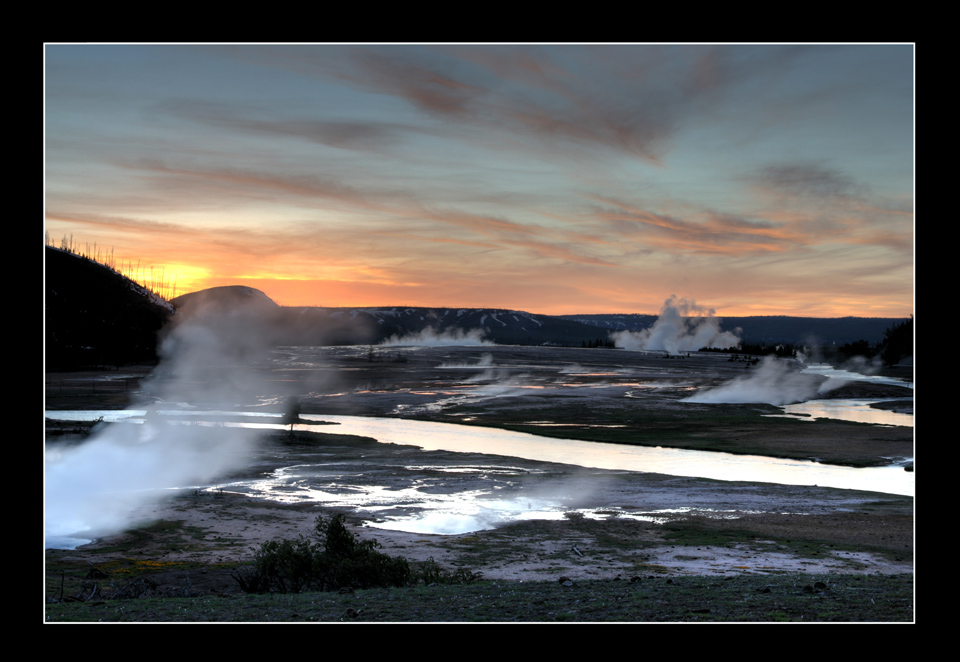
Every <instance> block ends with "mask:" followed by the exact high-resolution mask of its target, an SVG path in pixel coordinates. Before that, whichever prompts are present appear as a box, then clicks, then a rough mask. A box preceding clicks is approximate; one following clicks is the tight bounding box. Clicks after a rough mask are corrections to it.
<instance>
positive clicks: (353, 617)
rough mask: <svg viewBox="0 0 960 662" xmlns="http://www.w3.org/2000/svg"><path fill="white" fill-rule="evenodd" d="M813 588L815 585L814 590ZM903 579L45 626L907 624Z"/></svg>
mask: <svg viewBox="0 0 960 662" xmlns="http://www.w3.org/2000/svg"><path fill="white" fill-rule="evenodd" d="M817 582H822V583H823V584H822V585H818V584H817ZM913 608H914V602H913V576H912V575H889V576H883V575H831V576H812V575H799V574H791V575H779V576H755V575H751V576H748V575H744V576H739V577H731V578H719V577H672V578H668V577H663V576H657V575H655V574H652V573H650V574H644V575H643V576H642V577H641V578H640V579H639V581H628V580H626V579H621V580H592V581H578V582H575V583H574V585H573V586H569V587H568V586H562V585H561V584H559V583H557V582H526V583H519V582H494V581H482V582H478V583H474V584H467V585H436V586H422V585H421V586H417V587H411V588H394V589H368V590H362V591H356V592H354V593H349V594H346V595H341V594H334V593H301V594H285V595H278V594H267V595H245V594H240V595H236V596H234V597H197V598H164V599H141V600H99V601H91V602H72V603H62V604H50V605H47V606H46V620H47V621H49V622H63V621H74V622H75V621H95V622H96V621H103V622H117V621H136V622H156V621H176V622H184V621H202V622H214V621H221V622H252V621H255V622H265V621H273V622H298V621H314V622H318V621H322V622H340V621H350V622H457V621H459V622H560V621H578V622H615V621H621V622H689V621H706V622H710V621H714V622H734V621H741V622H777V621H790V622H818V621H842V622H911V621H912V620H913V619H914V610H913Z"/></svg>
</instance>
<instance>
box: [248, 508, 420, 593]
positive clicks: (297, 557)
mask: <svg viewBox="0 0 960 662" xmlns="http://www.w3.org/2000/svg"><path fill="white" fill-rule="evenodd" d="M345 519H346V518H345V517H344V516H343V515H334V516H333V517H332V518H331V519H330V520H325V519H324V518H323V517H322V516H321V517H317V524H316V527H315V528H314V531H315V533H316V535H317V538H318V540H317V541H315V542H312V541H310V540H308V539H307V538H304V537H303V536H300V537H299V538H298V539H297V540H279V541H277V540H274V541H269V542H265V543H263V544H262V545H260V549H258V550H257V552H256V554H255V555H254V564H253V572H252V573H248V574H243V573H239V572H238V573H234V578H235V579H236V581H237V582H238V583H239V584H240V587H241V588H242V589H243V590H244V591H247V592H251V593H265V592H278V593H299V592H301V591H309V590H316V591H335V590H339V589H341V588H372V587H387V586H404V585H406V584H409V583H411V581H413V575H412V573H411V571H410V566H409V564H408V563H407V560H406V559H405V558H403V557H391V556H388V555H387V554H384V553H382V552H379V551H377V550H378V549H380V547H381V545H380V543H378V542H376V541H375V540H360V539H358V538H357V537H356V536H355V535H354V534H352V533H350V532H349V531H348V530H347V528H346V526H345V525H344V520H345Z"/></svg>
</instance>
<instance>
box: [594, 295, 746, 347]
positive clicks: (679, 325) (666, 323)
mask: <svg viewBox="0 0 960 662" xmlns="http://www.w3.org/2000/svg"><path fill="white" fill-rule="evenodd" d="M737 331H738V332H739V329H737ZM610 337H611V338H612V339H613V341H614V344H615V345H616V346H617V347H621V348H623V349H630V350H645V351H661V352H668V353H670V354H679V353H680V352H695V351H697V350H699V349H701V348H704V347H712V348H716V349H727V348H731V347H737V346H738V345H739V344H740V338H739V337H738V336H737V335H736V334H735V333H733V332H730V331H721V330H720V320H719V319H718V318H716V317H714V311H713V309H712V308H704V307H703V306H698V305H697V304H696V303H695V302H694V301H688V300H686V299H678V298H677V296H676V295H671V296H670V298H669V299H667V300H666V301H665V302H664V304H663V307H662V308H661V309H660V315H659V316H658V317H657V321H656V322H654V323H653V326H651V327H650V328H649V329H643V330H642V331H616V332H614V333H611V334H610Z"/></svg>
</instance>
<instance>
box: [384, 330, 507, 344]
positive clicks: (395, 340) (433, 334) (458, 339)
mask: <svg viewBox="0 0 960 662" xmlns="http://www.w3.org/2000/svg"><path fill="white" fill-rule="evenodd" d="M485 335H486V332H484V331H483V329H470V330H469V331H463V330H462V329H456V328H454V329H448V330H446V331H444V332H443V333H437V330H436V329H434V328H426V329H424V330H423V331H420V332H418V333H409V334H407V335H405V336H402V337H398V336H396V335H393V336H390V337H389V338H387V339H386V340H384V341H383V342H382V343H380V344H381V345H386V346H400V345H406V346H410V345H416V346H431V347H439V346H444V345H492V344H493V343H492V342H490V341H489V340H484V336H485Z"/></svg>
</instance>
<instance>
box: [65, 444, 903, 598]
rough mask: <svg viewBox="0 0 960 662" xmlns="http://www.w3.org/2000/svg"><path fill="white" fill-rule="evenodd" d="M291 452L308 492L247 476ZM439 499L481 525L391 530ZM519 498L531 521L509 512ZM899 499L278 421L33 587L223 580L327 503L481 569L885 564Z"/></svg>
mask: <svg viewBox="0 0 960 662" xmlns="http://www.w3.org/2000/svg"><path fill="white" fill-rule="evenodd" d="M305 463H310V464H311V465H314V466H317V467H319V469H318V470H317V472H316V474H315V475H314V476H313V478H312V483H313V485H314V486H315V487H316V493H314V494H313V495H308V494H305V493H304V492H303V491H302V490H297V489H290V487H289V486H288V485H277V486H276V488H271V486H269V485H262V484H260V483H262V481H264V480H265V477H266V478H267V479H269V477H270V476H271V475H273V474H274V473H275V472H276V471H278V470H282V469H283V468H285V467H290V466H298V465H302V464H305ZM324 474H325V475H324ZM321 493H322V494H321ZM468 495H469V496H468ZM446 499H452V500H454V501H457V500H459V501H461V502H463V501H466V500H470V501H473V502H476V503H477V504H478V509H479V510H480V511H481V512H485V514H486V515H487V516H489V517H490V520H489V522H488V525H489V528H480V529H478V530H471V531H466V532H462V533H453V534H443V533H430V532H426V531H417V530H415V529H414V530H411V529H409V528H408V529H407V530H403V524H404V523H410V522H414V523H415V522H417V521H424V522H429V521H430V518H431V517H433V516H434V515H435V514H436V513H437V512H438V503H442V502H443V501H444V500H446ZM484 502H487V503H489V507H486V508H485V507H484ZM544 502H550V505H551V507H552V508H553V509H554V510H553V515H552V516H550V517H548V518H544V517H543V516H542V513H534V512H532V511H534V510H537V509H539V510H541V511H542V510H544V509H545V507H544V505H543V504H544ZM505 504H510V505H509V509H510V513H509V515H510V516H509V517H504V513H505V510H506V509H507V508H508V506H507V505H505ZM526 509H529V510H530V511H531V517H532V518H531V519H525V518H524V510H526ZM912 510H913V499H912V498H909V497H900V496H893V495H883V494H877V493H869V492H856V491H852V490H836V489H829V488H816V487H796V486H782V485H772V484H750V483H731V482H724V481H711V480H706V479H695V478H680V477H674V476H664V475H658V474H648V473H638V472H618V471H603V470H595V469H585V468H581V467H573V466H571V465H564V464H550V463H543V462H535V461H529V460H519V459H517V458H509V457H497V456H491V455H485V454H480V453H476V454H470V453H451V452H447V451H423V450H420V449H418V448H415V447H402V446H395V445H386V444H380V443H377V442H375V441H373V440H371V439H363V438H352V439H351V438H349V437H347V436H343V435H326V434H324V433H317V432H308V433H300V432H298V433H296V434H295V435H294V436H293V438H290V437H289V436H288V435H287V434H286V433H281V434H280V435H274V436H272V437H270V438H268V439H266V440H264V442H263V446H262V447H261V449H260V450H259V451H258V453H257V456H256V457H255V458H254V459H253V460H252V461H251V463H250V465H249V466H248V467H247V468H246V469H245V470H243V471H241V472H236V473H234V474H233V475H231V476H227V477H224V480H222V481H220V482H218V483H217V484H215V485H209V486H205V487H202V488H198V489H184V490H179V491H178V492H177V493H176V494H175V495H173V496H170V497H168V498H166V499H164V500H162V501H159V502H156V503H153V504H150V505H148V506H144V507H143V508H142V509H141V511H140V512H139V513H138V517H139V518H140V519H139V521H140V522H141V523H140V524H139V525H138V526H135V527H133V528H131V529H130V530H129V531H127V532H124V533H119V534H111V535H107V536H103V537H101V538H98V539H97V540H96V541H94V542H93V543H91V544H88V545H85V546H82V547H80V548H78V549H75V550H48V551H47V552H46V555H47V567H48V572H50V573H53V574H52V575H49V576H48V584H47V588H48V594H50V592H51V591H56V590H57V585H58V578H59V576H60V575H59V573H60V572H61V571H63V570H64V569H65V568H67V569H69V568H83V569H87V568H89V567H91V566H94V567H97V568H101V569H102V570H103V571H104V572H105V573H106V574H107V575H109V576H110V577H113V578H115V581H116V585H118V586H120V585H122V584H123V579H124V578H125V577H126V575H125V573H128V572H135V571H137V570H143V569H144V568H147V567H149V568H150V569H152V571H151V574H150V576H151V577H152V581H154V582H156V583H157V584H158V586H166V587H167V590H169V591H175V589H177V588H178V587H180V588H182V587H183V586H184V582H188V583H189V586H190V590H191V591H194V592H195V593H197V594H203V593H218V594H234V593H237V592H239V587H238V585H237V583H236V582H235V580H234V579H233V578H232V573H233V570H234V569H235V568H236V564H237V563H242V562H248V561H250V560H251V559H252V557H253V553H254V550H255V549H256V548H257V547H258V546H259V545H260V544H262V543H264V542H267V541H270V540H277V539H283V538H288V539H290V538H296V537H297V536H299V535H304V536H307V537H309V536H310V535H311V532H312V529H313V526H314V523H315V520H316V517H317V515H323V516H324V517H330V516H331V515H332V514H334V513H337V512H343V513H344V514H345V515H347V518H348V519H347V522H348V525H349V527H350V529H351V530H352V531H354V532H355V533H356V534H357V535H358V536H360V537H361V538H364V539H374V540H376V541H377V542H378V543H380V544H381V545H382V546H383V551H384V552H386V553H388V554H391V555H398V556H403V557H405V558H407V559H408V560H410V561H411V562H423V561H427V560H428V559H433V560H434V561H436V562H437V563H440V564H441V565H442V566H443V567H445V568H448V569H451V570H455V569H458V568H464V569H468V570H470V571H471V572H479V573H481V574H482V576H483V577H484V578H487V579H502V580H515V581H556V580H557V579H559V578H560V577H567V578H570V579H616V578H621V579H627V578H631V577H636V576H666V577H669V576H685V575H716V576H732V575H742V574H781V573H790V572H802V573H808V574H835V573H842V574H847V573H870V574H875V573H880V574H900V573H911V572H912V569H913V516H912ZM474 514H476V511H474ZM435 524H436V522H433V523H432V525H435ZM397 526H400V527H401V528H399V529H398V528H394V527H397ZM383 527H386V528H383ZM84 571H86V570H84ZM114 573H116V574H114ZM104 586H106V583H105V584H104Z"/></svg>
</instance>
